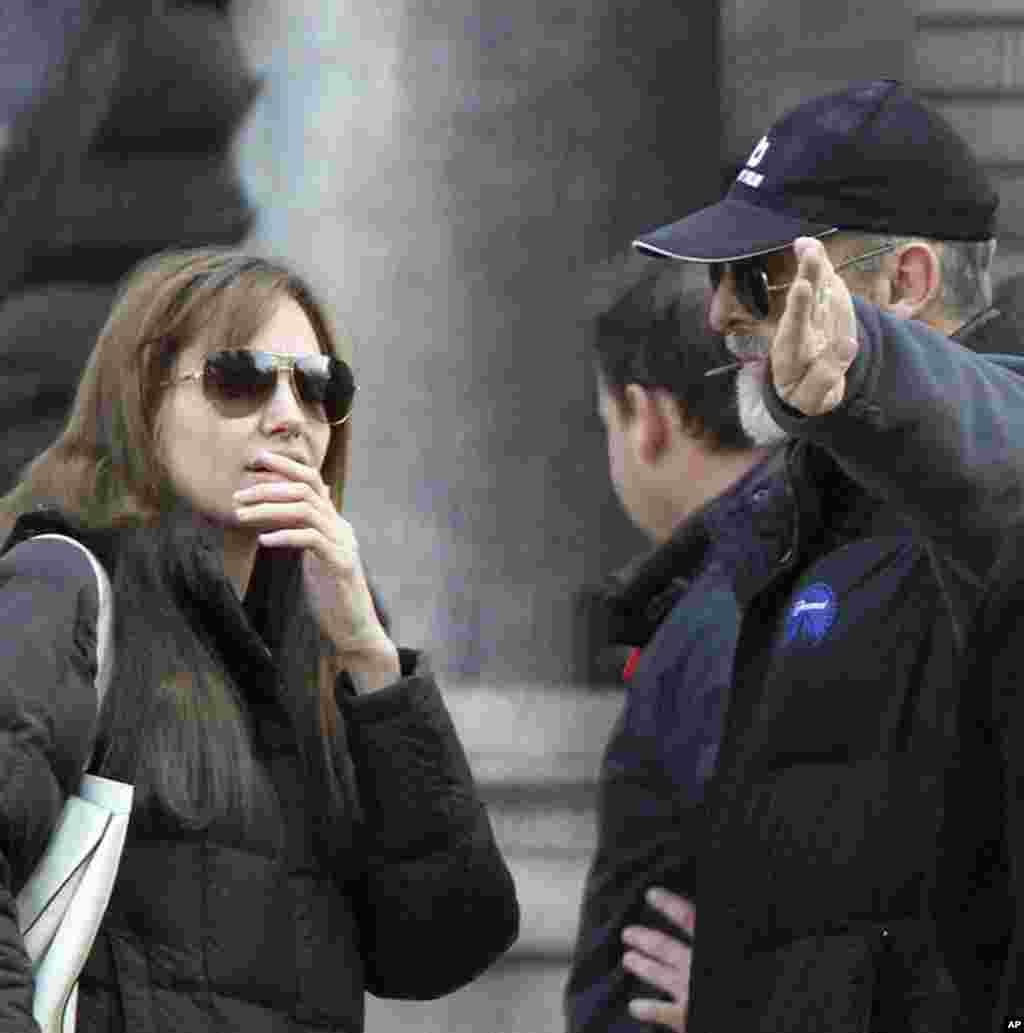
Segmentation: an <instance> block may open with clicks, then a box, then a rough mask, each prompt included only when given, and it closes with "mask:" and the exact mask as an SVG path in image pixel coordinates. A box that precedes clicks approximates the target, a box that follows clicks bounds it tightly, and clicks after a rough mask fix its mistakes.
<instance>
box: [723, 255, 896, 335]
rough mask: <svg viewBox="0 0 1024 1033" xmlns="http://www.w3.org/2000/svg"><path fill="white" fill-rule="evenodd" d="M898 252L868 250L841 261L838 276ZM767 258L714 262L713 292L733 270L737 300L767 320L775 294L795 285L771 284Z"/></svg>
mask: <svg viewBox="0 0 1024 1033" xmlns="http://www.w3.org/2000/svg"><path fill="white" fill-rule="evenodd" d="M895 249H896V245H895V244H886V245H885V246H884V247H877V248H874V249H873V250H871V251H865V252H864V254H862V255H854V257H853V258H848V259H847V260H846V261H845V262H840V263H839V265H837V266H835V267H834V271H835V272H837V273H838V272H839V271H840V270H842V269H845V268H846V267H847V266H851V265H854V264H855V263H856V262H862V261H863V260H864V259H865V258H874V257H875V256H876V255H884V254H886V253H887V252H889V251H894V250H895ZM772 254H774V252H772ZM767 257H768V256H767V255H755V256H754V257H753V258H744V259H741V260H740V261H739V262H713V263H712V264H710V265H709V266H708V275H709V276H710V277H711V287H712V289H713V290H718V285H719V284H720V283H721V282H722V277H723V276H724V275H725V270H726V269H727V268H728V269H731V270H732V278H733V282H734V283H735V284H736V288H735V289H736V297H737V298H738V299H739V301H740V304H742V305H743V307H744V308H745V309H746V310H747V311H748V312H749V313H750V314H751V315H752V316H754V317H755V318H757V319H767V318H768V316H769V315H770V314H771V311H772V294H774V293H775V291H784V290H787V289H788V288H789V287H791V286H792V284H793V281H792V280H790V281H789V282H788V283H769V282H768V271H767V270H766V269H765V267H764V261H765V259H766V258H767Z"/></svg>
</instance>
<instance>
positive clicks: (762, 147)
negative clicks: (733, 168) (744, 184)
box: [747, 136, 771, 169]
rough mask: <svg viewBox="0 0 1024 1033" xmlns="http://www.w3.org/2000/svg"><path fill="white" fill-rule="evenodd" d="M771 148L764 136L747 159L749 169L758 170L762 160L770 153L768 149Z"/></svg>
mask: <svg viewBox="0 0 1024 1033" xmlns="http://www.w3.org/2000/svg"><path fill="white" fill-rule="evenodd" d="M769 147H771V143H770V142H769V140H768V137H767V136H762V137H761V139H760V140H759V141H758V142H757V146H756V147H755V148H754V150H753V152H752V153H751V155H750V157H749V158H747V167H748V168H752V169H756V168H757V166H758V165H760V164H761V159H762V158H763V157H764V156H765V155H766V154H767V153H768V148H769Z"/></svg>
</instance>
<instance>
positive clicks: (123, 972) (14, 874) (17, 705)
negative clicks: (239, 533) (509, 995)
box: [0, 521, 518, 1033]
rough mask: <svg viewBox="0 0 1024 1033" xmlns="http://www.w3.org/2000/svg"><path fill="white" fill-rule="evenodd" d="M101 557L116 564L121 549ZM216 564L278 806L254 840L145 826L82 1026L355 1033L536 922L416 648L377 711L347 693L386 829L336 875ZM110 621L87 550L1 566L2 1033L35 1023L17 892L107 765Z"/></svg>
mask: <svg viewBox="0 0 1024 1033" xmlns="http://www.w3.org/2000/svg"><path fill="white" fill-rule="evenodd" d="M30 523H31V522H30ZM41 529H43V528H40V527H39V526H38V521H35V522H34V523H31V530H33V531H39V530H41ZM24 533H26V531H25V529H24V527H21V528H19V529H16V532H15V535H14V536H13V540H15V541H16V540H17V538H18V537H19V536H20V535H23V534H24ZM91 544H95V543H91ZM102 558H103V559H104V562H105V563H106V564H107V565H108V566H109V565H110V564H111V563H112V562H114V563H116V549H114V550H107V551H106V552H105V553H103V554H102ZM197 569H200V575H199V581H200V582H202V583H200V584H196V585H195V586H193V587H194V588H195V589H196V590H197V591H198V592H199V593H200V595H201V596H202V597H203V598H205V599H207V600H215V601H216V603H215V609H216V612H215V614H214V615H213V616H214V617H215V619H216V620H217V621H218V622H219V624H220V626H219V629H218V637H217V641H219V642H221V643H223V644H225V648H224V651H223V655H222V659H223V661H224V662H225V663H226V665H227V666H228V669H229V670H230V671H231V672H232V673H233V674H235V675H236V676H238V677H239V683H240V686H241V688H242V689H243V692H244V694H245V698H246V702H247V705H248V707H249V716H250V718H251V722H252V729H253V742H254V751H255V757H256V760H257V763H258V765H259V766H260V768H261V770H262V771H263V773H264V774H265V776H266V779H265V780H264V783H263V784H264V785H265V786H266V792H267V793H268V794H269V795H268V798H267V799H266V800H265V801H264V802H265V803H266V807H261V806H260V801H259V800H258V801H257V806H256V812H255V813H256V814H257V819H256V820H255V821H254V822H253V823H252V824H251V826H250V827H248V828H245V829H240V828H218V829H217V830H216V831H207V832H204V833H195V834H188V833H185V832H183V831H180V830H178V829H176V828H172V827H169V826H168V823H167V822H160V821H154V820H151V819H150V816H148V815H147V816H142V815H140V814H138V813H136V814H135V815H133V819H132V824H131V825H130V827H129V838H128V843H127V846H126V849H125V853H124V856H123V859H122V863H121V867H120V870H119V873H118V878H117V884H116V886H115V889H114V895H113V899H112V901H111V904H110V907H109V910H108V912H107V914H106V917H105V919H104V923H103V926H102V929H101V931H100V935H99V938H98V940H97V942H96V945H95V947H94V949H93V952H92V954H91V956H90V958H89V960H88V962H87V964H86V968H85V971H84V972H83V975H82V980H81V988H80V998H79V1006H78V1029H79V1033H93V1031H97V1033H98V1031H101V1030H102V1031H110V1033H113V1031H120V1030H125V1031H128V1033H198V1031H203V1033H206V1031H209V1033H213V1031H229V1030H245V1031H246V1033H272V1031H282V1033H283V1031H285V1030H287V1031H289V1033H295V1031H298V1030H313V1029H316V1030H328V1029H329V1030H338V1031H344V1033H355V1031H358V1030H361V1029H362V1027H363V992H364V990H368V991H370V992H371V993H374V994H377V995H379V996H385V997H402V998H430V997H436V996H439V995H441V994H445V993H448V992H450V991H452V990H454V989H456V988H457V987H459V986H461V985H462V984H464V983H466V982H468V981H469V980H471V979H472V978H474V977H475V976H476V975H478V974H479V973H480V972H481V971H482V970H483V969H484V968H486V967H487V965H489V964H490V963H491V962H492V961H494V960H495V959H496V958H497V957H498V956H499V955H500V954H501V953H502V952H503V951H504V950H505V949H507V947H508V946H509V945H510V944H511V942H512V941H513V940H514V938H515V936H516V932H517V924H518V911H517V906H516V899H515V891H514V887H513V885H512V881H511V878H510V876H509V873H508V870H507V868H506V866H505V863H504V861H503V860H502V858H501V855H500V854H499V852H498V849H497V847H496V845H495V842H494V838H493V835H492V832H491V828H490V824H489V821H488V819H487V816H486V813H485V811H484V808H483V806H482V804H481V802H480V800H479V798H478V796H477V794H476V791H475V788H474V785H473V780H472V777H471V774H470V771H469V768H468V765H467V763H466V758H465V755H464V753H463V750H462V748H461V746H460V744H459V742H458V740H457V738H456V735H455V731H454V728H453V726H452V723H451V720H450V718H449V716H448V713H447V710H446V708H445V706H444V703H443V701H442V699H441V696H440V694H439V692H438V690H437V687H436V685H435V684H434V681H433V678H432V677H431V676H430V674H429V672H428V671H427V669H426V668H425V667H424V664H423V661H422V659H421V658H420V657H419V656H418V655H417V654H416V653H414V652H411V651H407V650H403V651H401V661H402V675H403V676H402V678H401V680H400V681H398V682H397V683H396V684H394V685H392V686H390V687H387V688H384V689H381V690H379V691H376V692H372V693H369V694H366V695H362V696H356V695H354V694H353V693H352V692H351V691H349V689H348V688H347V687H346V684H345V683H347V681H348V680H347V679H346V678H344V677H343V678H342V679H339V687H338V692H337V701H338V705H339V710H340V716H341V718H342V719H343V721H344V724H345V727H346V729H347V739H348V746H349V751H350V755H351V759H352V766H353V770H354V778H355V782H356V786H357V789H358V797H359V801H360V804H361V809H362V812H363V815H364V818H365V826H364V830H365V831H364V835H363V836H362V837H361V838H360V839H359V840H358V842H359V843H361V853H360V855H359V856H354V854H353V853H351V852H350V853H349V854H348V855H347V857H348V861H347V862H346V863H345V864H343V865H342V866H341V867H340V870H339V869H337V868H336V869H333V870H327V868H326V867H325V864H324V863H323V862H322V861H321V860H320V859H319V858H320V857H321V856H322V852H320V851H317V850H315V849H314V845H313V844H314V830H313V819H314V816H313V815H311V814H310V813H309V808H308V807H306V806H304V802H303V793H304V784H305V783H304V774H303V771H302V768H301V766H300V760H299V754H298V747H297V740H296V735H295V733H294V731H293V730H292V727H291V725H290V722H289V720H288V718H287V715H286V714H285V712H284V710H283V709H282V708H281V707H280V705H279V704H277V703H276V702H275V700H274V692H273V691H272V689H271V687H270V682H272V680H273V679H274V678H275V676H276V668H275V666H274V663H273V658H272V657H271V656H270V655H269V653H268V652H267V650H266V649H265V647H264V645H263V642H262V640H261V639H260V637H259V635H257V634H256V633H255V631H254V630H253V628H252V626H251V625H250V624H249V621H248V619H247V616H246V612H245V610H244V608H243V606H242V604H241V603H240V602H239V601H237V599H236V597H235V596H234V593H233V592H232V591H231V590H230V589H229V588H227V586H226V585H224V584H221V583H219V580H218V575H217V574H216V573H215V572H214V571H213V570H212V569H211V570H207V571H205V572H203V571H202V570H201V568H197ZM221 579H222V576H221ZM197 597H198V596H197ZM211 605H213V604H211ZM96 606H97V604H96V598H95V590H94V586H93V580H92V574H91V571H90V570H89V569H88V567H87V565H84V561H83V560H81V559H80V558H79V556H78V554H77V552H73V553H70V554H69V547H61V546H60V545H59V544H58V545H56V546H55V545H54V543H47V542H27V543H25V544H22V545H20V546H18V547H16V548H13V549H11V551H9V552H7V553H6V555H4V556H3V558H2V559H0V614H2V616H3V620H4V623H3V627H4V628H6V629H8V632H7V634H5V636H4V639H3V642H4V644H3V647H2V648H0V679H2V690H0V973H2V977H0V1028H2V1029H4V1030H5V1031H6V1030H11V1031H12V1033H13V1031H17V1030H26V1031H28V1030H31V1029H33V1028H35V1027H34V1023H33V1022H32V1020H31V1016H30V1014H29V1010H30V1001H31V976H30V972H29V969H28V967H27V963H26V959H25V957H24V952H23V948H22V946H21V941H20V936H19V934H18V931H17V927H16V923H15V919H14V914H13V904H12V892H16V891H17V887H18V886H19V885H20V884H21V882H22V881H23V880H24V878H25V876H26V875H27V873H28V871H29V870H30V869H31V866H32V864H33V863H34V861H35V859H36V858H37V857H38V855H39V853H40V852H41V849H42V847H43V845H44V844H45V841H46V837H47V835H48V833H49V830H50V828H51V826H52V822H53V819H54V817H55V815H56V813H57V811H58V809H59V807H60V803H61V799H62V795H63V793H65V792H67V791H68V790H69V789H70V788H71V787H72V786H73V785H74V782H75V779H76V777H77V771H78V770H79V768H80V766H81V764H82V763H83V761H84V760H85V758H86V756H87V753H88V748H89V739H90V730H91V725H92V721H93V719H94V717H95V709H96V708H95V702H94V689H93V684H92V676H93V670H94V666H95V635H94V622H95V616H96ZM15 629H16V630H15ZM228 643H230V646H228V645H227V644H228ZM243 676H244V677H243ZM272 816H273V817H272ZM278 816H279V817H278ZM282 843H283V848H282V849H280V850H279V848H280V847H281V846H282ZM342 856H346V855H342Z"/></svg>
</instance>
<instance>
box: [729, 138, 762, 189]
mask: <svg viewBox="0 0 1024 1033" xmlns="http://www.w3.org/2000/svg"><path fill="white" fill-rule="evenodd" d="M769 147H771V143H770V142H769V140H768V137H767V136H762V137H761V139H760V140H758V142H757V146H756V147H755V148H754V150H753V152H752V153H751V155H750V157H749V158H747V167H746V168H745V169H743V170H742V171H741V172H740V174H739V175H738V176H737V177H736V179H737V180H739V182H740V183H746V185H747V186H748V187H759V186H760V185H761V184H762V183H763V182H764V176H763V175H762V174H761V173H760V172H751V169H752V168H755V167H756V166H758V165H760V164H761V160H762V158H764V156H765V155H766V154H767V153H768V148H769Z"/></svg>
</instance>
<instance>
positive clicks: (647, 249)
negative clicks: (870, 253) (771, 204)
mask: <svg viewBox="0 0 1024 1033" xmlns="http://www.w3.org/2000/svg"><path fill="white" fill-rule="evenodd" d="M838 232H839V227H838V226H833V227H832V228H831V229H828V230H822V231H821V233H801V234H800V236H802V237H814V238H815V239H817V240H820V239H821V238H822V237H827V236H829V235H830V234H832V233H838ZM793 239H794V240H795V239H796V238H795V237H794V238H793ZM792 243H793V241H792V240H790V241H787V242H786V243H785V244H776V245H775V246H774V247H766V248H762V249H761V250H760V251H746V252H743V253H741V254H736V255H730V256H728V257H727V258H707V257H704V258H699V257H698V256H697V255H682V254H679V253H678V252H676V251H666V250H665V249H664V248H660V247H655V246H654V245H653V244H646V243H644V241H643V240H641V239H639V238H638V239H637V240H634V241H633V243H632V245H631V247H633V248H635V249H636V250H637V251H642V252H643V253H644V254H645V255H654V256H655V257H656V258H674V259H676V260H677V261H679V262H702V263H703V264H704V265H717V264H718V263H721V262H742V261H743V259H744V258H757V256H758V255H770V254H771V253H772V252H773V251H783V250H785V249H786V248H788V247H789V246H790V244H792Z"/></svg>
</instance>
